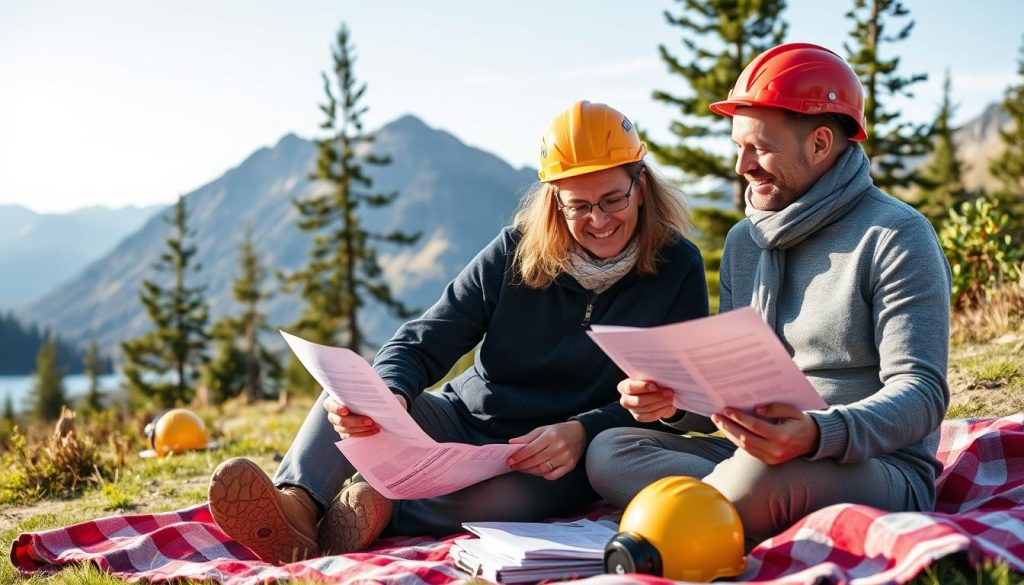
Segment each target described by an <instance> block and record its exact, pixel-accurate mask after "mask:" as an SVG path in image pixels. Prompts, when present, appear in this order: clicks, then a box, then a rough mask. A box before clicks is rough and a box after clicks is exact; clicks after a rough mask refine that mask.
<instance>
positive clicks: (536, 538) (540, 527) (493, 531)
mask: <svg viewBox="0 0 1024 585" xmlns="http://www.w3.org/2000/svg"><path fill="white" fill-rule="evenodd" d="M462 527H463V528H465V529H466V530H468V531H470V532H472V533H473V534H476V535H477V536H479V537H480V540H481V541H482V544H484V545H486V546H487V547H488V549H489V550H491V551H493V552H494V553H496V554H500V555H502V556H504V557H508V558H510V559H515V560H526V559H591V560H594V559H603V558H604V546H605V545H606V544H608V541H609V540H611V538H612V537H613V536H615V528H613V527H611V526H609V525H607V524H602V523H600V522H594V521H593V520H587V519H586V518H583V519H581V520H573V521H571V522H464V523H463V524H462Z"/></svg>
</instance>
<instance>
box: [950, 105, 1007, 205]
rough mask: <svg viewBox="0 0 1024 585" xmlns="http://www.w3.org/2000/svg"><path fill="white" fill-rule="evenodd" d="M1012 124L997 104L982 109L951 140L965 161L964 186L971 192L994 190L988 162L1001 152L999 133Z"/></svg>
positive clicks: (961, 158) (1001, 144)
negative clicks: (982, 110)
mask: <svg viewBox="0 0 1024 585" xmlns="http://www.w3.org/2000/svg"><path fill="white" fill-rule="evenodd" d="M1012 125H1013V120H1011V119H1010V114H1008V113H1007V112H1006V110H1004V109H1003V108H1002V106H1001V105H1000V104H998V103H996V104H991V105H989V107H987V108H985V111H984V112H982V113H981V115H979V116H977V117H976V118H974V119H973V120H971V121H970V122H967V123H966V124H964V125H963V126H961V127H960V128H957V130H956V133H955V134H954V135H953V140H954V142H955V143H956V146H957V154H958V155H959V156H960V160H962V161H964V163H965V165H966V166H965V168H964V187H966V188H967V189H968V190H970V191H974V190H977V189H982V188H983V189H986V190H988V191H992V190H993V189H995V188H996V186H997V185H996V181H995V179H994V178H993V177H992V175H991V174H990V173H989V171H988V166H989V163H991V162H992V160H993V159H995V158H996V157H997V156H999V155H1000V154H1001V153H1002V152H1003V139H1002V137H1001V136H1000V135H999V131H1000V130H1009V129H1010V127H1011V126H1012Z"/></svg>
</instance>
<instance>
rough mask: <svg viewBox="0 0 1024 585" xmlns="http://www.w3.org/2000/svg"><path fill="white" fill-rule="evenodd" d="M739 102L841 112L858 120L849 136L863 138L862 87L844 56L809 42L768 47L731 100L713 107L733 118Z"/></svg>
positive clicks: (811, 111) (807, 111)
mask: <svg viewBox="0 0 1024 585" xmlns="http://www.w3.org/2000/svg"><path fill="white" fill-rule="evenodd" d="M739 106H767V107H771V108H783V109H786V110H792V111H794V112H800V113H801V114H842V115H844V116H849V117H850V118H852V119H853V120H854V121H855V122H856V123H857V133H856V134H855V135H853V136H851V137H850V140H855V141H861V140H867V138H868V134H867V132H865V130H864V88H863V87H862V86H861V84H860V80H859V79H858V78H857V74H856V73H854V72H853V69H850V66H849V65H848V64H847V63H846V61H844V60H843V58H842V57H840V56H839V55H837V54H835V53H833V52H832V51H829V50H828V49H826V48H825V47H819V46H818V45H812V44H810V43H788V44H785V45H779V46H777V47H773V48H771V49H768V50H767V51H765V52H764V53H761V54H760V55H758V56H757V58H755V59H754V60H753V61H751V62H750V64H749V65H747V68H746V69H744V70H743V73H740V77H739V79H737V80H736V85H735V86H733V88H732V89H731V90H729V99H727V100H725V101H721V102H715V103H713V104H711V106H710V108H711V111H712V112H714V113H716V114H721V115H723V116H728V117H730V118H731V117H732V116H733V114H735V113H736V108H737V107H739Z"/></svg>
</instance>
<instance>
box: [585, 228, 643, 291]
mask: <svg viewBox="0 0 1024 585" xmlns="http://www.w3.org/2000/svg"><path fill="white" fill-rule="evenodd" d="M638 256H639V247H638V246H637V243H636V238H633V239H632V240H630V241H629V244H627V245H626V247H625V248H624V249H623V250H622V251H621V252H619V253H618V254H617V255H615V256H612V257H611V258H608V259H607V260H601V259H600V258H594V257H592V256H591V255H590V254H588V253H587V252H586V251H585V250H575V251H573V252H572V253H570V254H569V271H568V272H569V276H572V277H573V278H575V279H576V282H578V283H580V285H582V286H583V288H585V289H587V290H589V291H592V292H594V293H597V294H600V293H603V292H604V291H606V290H608V289H609V288H611V286H612V285H613V284H615V283H616V282H618V281H619V280H620V279H622V277H623V276H625V275H627V274H629V271H630V270H632V269H633V267H634V266H636V259H637V257H638Z"/></svg>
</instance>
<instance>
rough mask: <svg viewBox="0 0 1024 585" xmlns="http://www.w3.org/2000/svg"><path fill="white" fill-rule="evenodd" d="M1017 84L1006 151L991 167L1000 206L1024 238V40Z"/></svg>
mask: <svg viewBox="0 0 1024 585" xmlns="http://www.w3.org/2000/svg"><path fill="white" fill-rule="evenodd" d="M1017 73H1018V74H1019V75H1020V77H1021V79H1020V82H1019V83H1017V85H1011V86H1010V87H1008V88H1006V94H1005V96H1004V98H1003V109H1004V110H1006V112H1007V113H1008V114H1009V115H1010V120H1011V121H1012V123H1011V125H1010V126H1009V127H1008V128H1007V129H1005V130H1000V131H999V135H1000V137H1001V138H1002V139H1003V152H1002V153H1001V154H1000V155H999V156H998V157H997V158H996V159H995V160H994V161H992V165H991V166H990V167H989V170H990V171H991V173H992V176H993V177H995V178H996V179H997V180H998V181H999V183H1000V185H999V189H998V190H997V191H996V193H995V197H996V199H998V200H999V203H1000V207H1002V209H1003V211H1005V212H1006V213H1007V214H1008V215H1009V216H1010V223H1011V229H1012V230H1013V233H1014V239H1015V240H1017V241H1018V242H1020V241H1021V240H1022V239H1024V42H1022V43H1021V48H1020V59H1019V60H1018V61H1017Z"/></svg>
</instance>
